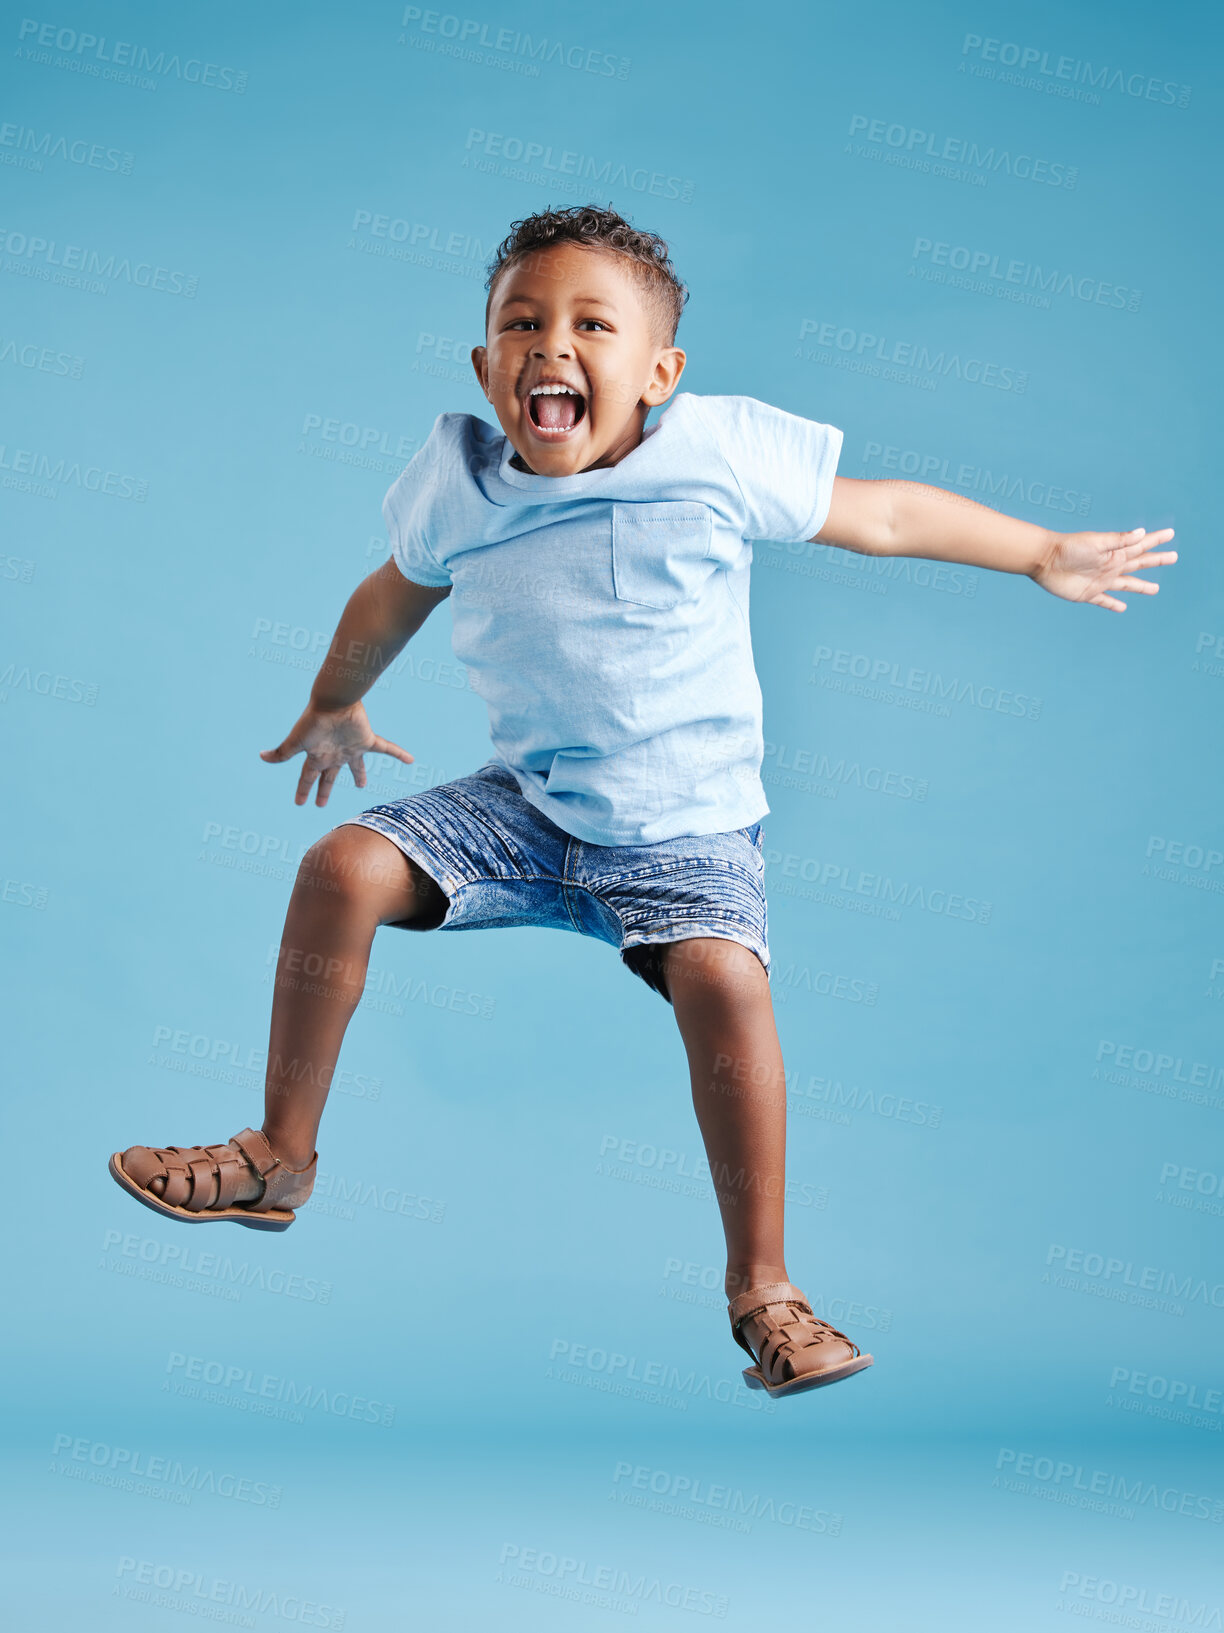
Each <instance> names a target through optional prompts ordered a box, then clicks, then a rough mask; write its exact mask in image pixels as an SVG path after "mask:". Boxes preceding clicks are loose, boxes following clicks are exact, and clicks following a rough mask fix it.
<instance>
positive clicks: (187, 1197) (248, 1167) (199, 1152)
mask: <svg viewBox="0 0 1224 1633" xmlns="http://www.w3.org/2000/svg"><path fill="white" fill-rule="evenodd" d="M318 1163H319V1153H318V1152H317V1151H316V1152H315V1154H314V1156H313V1157H312V1158H311V1159H310V1164H309V1166H308V1167H306V1168H286V1166H285V1165H284V1163H283V1162H282V1161H281V1160H280V1158H279V1157H278V1156H276V1155H275V1153H274V1152H273V1150H272V1147H271V1146H270V1145H269V1144H268V1140H267V1136H266V1135H265V1134H263V1133H262V1132H261V1131H260V1130H259V1129H257V1128H244V1129H243V1130H242V1131H241V1132H240V1133H238V1134H235V1135H234V1137H233V1139H232V1140H230V1141H229V1143H228V1144H227V1145H185V1146H180V1145H168V1146H157V1145H152V1146H150V1145H130V1146H128V1148H127V1150H126V1151H116V1152H115V1154H114V1156H112V1158H111V1160H110V1171H111V1174H112V1175H113V1177H114V1178H115V1180H116V1181H117V1182H118V1183H119V1184H120V1185H122V1186H123V1188H124V1190H125V1191H127V1192H128V1193H129V1194H130V1195H132V1196H134V1197H135V1198H136V1200H137V1202H143V1203H144V1205H145V1207H146V1208H152V1209H153V1211H154V1212H155V1213H164V1214H167V1215H168V1216H169V1217H170V1218H171V1219H182V1220H185V1221H186V1223H188V1224H190V1225H202V1224H207V1223H208V1222H209V1221H211V1220H214V1219H232V1220H233V1221H234V1223H235V1224H238V1225H247V1226H249V1227H250V1228H251V1229H252V1230H288V1229H289V1226H290V1225H291V1224H292V1223H293V1221H294V1218H295V1214H294V1212H293V1210H294V1208H300V1207H301V1206H302V1204H303V1203H304V1202H305V1201H306V1199H307V1198H308V1197H309V1195H310V1193H311V1191H313V1190H314V1182H315V1173H316V1171H317V1169H318ZM159 1181H160V1182H161V1183H160V1185H159ZM155 1187H157V1188H156V1189H155ZM244 1193H245V1194H244Z"/></svg>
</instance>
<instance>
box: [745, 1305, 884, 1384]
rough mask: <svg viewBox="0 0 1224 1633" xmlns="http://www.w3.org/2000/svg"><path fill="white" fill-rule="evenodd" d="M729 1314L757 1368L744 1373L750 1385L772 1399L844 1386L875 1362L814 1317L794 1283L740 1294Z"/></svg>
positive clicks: (754, 1367) (848, 1340) (750, 1368)
mask: <svg viewBox="0 0 1224 1633" xmlns="http://www.w3.org/2000/svg"><path fill="white" fill-rule="evenodd" d="M727 1314H728V1315H729V1316H730V1318H731V1331H732V1333H733V1334H734V1336H735V1342H736V1343H737V1344H738V1345H739V1346H740V1348H741V1349H745V1350H747V1351H748V1353H749V1355H751V1356H752V1359H753V1361H754V1362H755V1363H756V1364H755V1365H754V1366H750V1367H745V1368H744V1381H745V1383H746V1384H747V1385H748V1387H749V1388H750V1389H763V1390H765V1392H766V1393H767V1394H769V1395H797V1394H799V1393H800V1392H801V1391H802V1390H805V1389H819V1388H820V1387H821V1385H822V1384H833V1383H838V1382H840V1381H841V1379H842V1378H849V1377H851V1376H852V1375H853V1374H854V1373H856V1372H861V1371H862V1370H863V1368H864V1367H869V1366H871V1364H872V1361H873V1359H874V1358H873V1357H872V1356H870V1355H864V1354H863V1353H862V1351H861V1350H860V1349H859V1347H858V1345H857V1344H854V1343H852V1342H851V1341H850V1339H849V1338H847V1337H846V1335H845V1333H844V1332H838V1330H837V1328H836V1327H831V1326H830V1325H829V1323H828V1322H827V1321H821V1320H819V1319H818V1318H817V1317H816V1316H815V1315H813V1314H812V1307H811V1305H810V1304H809V1303H808V1301H807V1299H806V1298H805V1297H804V1295H803V1294H802V1293H801V1292H800V1291H799V1289H798V1288H797V1287H795V1286H794V1285H793V1284H792V1283H791V1282H788V1281H776V1282H767V1283H765V1284H764V1285H763V1286H761V1287H753V1288H750V1289H749V1290H748V1291H747V1292H746V1293H740V1294H739V1295H738V1297H736V1298H733V1299H732V1300H731V1302H730V1304H728V1306H727Z"/></svg>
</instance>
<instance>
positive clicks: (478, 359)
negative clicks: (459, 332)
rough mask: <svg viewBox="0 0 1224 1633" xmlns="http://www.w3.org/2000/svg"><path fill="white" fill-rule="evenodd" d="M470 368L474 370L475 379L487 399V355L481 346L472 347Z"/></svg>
mask: <svg viewBox="0 0 1224 1633" xmlns="http://www.w3.org/2000/svg"><path fill="white" fill-rule="evenodd" d="M472 367H473V368H474V369H475V370H476V378H477V379H478V380H479V381H480V389H481V391H483V392H484V394H485V396H486V397H487V396H488V395H489V354H488V352H487V351H486V350H485V348H484V347H483V346H473V347H472Z"/></svg>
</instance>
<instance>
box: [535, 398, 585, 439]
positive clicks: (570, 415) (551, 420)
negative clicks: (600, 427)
mask: <svg viewBox="0 0 1224 1633" xmlns="http://www.w3.org/2000/svg"><path fill="white" fill-rule="evenodd" d="M532 402H534V403H535V411H536V424H537V425H539V426H540V428H541V429H542V430H545V431H568V430H569V428H570V426H571V425H573V424H575V422H576V421H577V419H578V399H577V397H571V396H569V395H568V393H564V392H559V393H557V395H555V396H551V397H533V398H532Z"/></svg>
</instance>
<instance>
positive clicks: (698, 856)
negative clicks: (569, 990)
mask: <svg viewBox="0 0 1224 1633" xmlns="http://www.w3.org/2000/svg"><path fill="white" fill-rule="evenodd" d="M352 823H355V824H357V825H358V826H360V827H363V828H373V830H374V831H375V833H380V834H383V835H384V836H385V837H386V838H387V839H389V840H391V842H392V843H393V844H395V845H398V846H399V848H400V850H401V851H403V853H404V855H405V856H407V857H408V858H409V859H410V860H411V861H413V862H415V863H416V864H417V866H418V867H419V868H421V869H422V870H423V871H424V872H425V873H427V874H429V876H430V877H431V878H432V879H434V880H435V881H436V882H437V883H438V885H439V886H440V887H441V888H442V890H443V891H444V892H445V894H446V896H447V898H448V902H447V908H446V916H445V917H444V918H443V919H442V921H441V922H440V923H439V924H436V925H431V926H428V928H431V929H439V930H492V929H504V928H509V927H510V926H512V925H539V926H546V927H549V928H552V929H555V930H575V931H577V932H578V934H579V935H584V936H597V937H598V938H599V939H600V940H601V941H607V942H609V943H610V944H611V945H612V946H613V947H615V948H617V949H618V951H619V952H620V955H621V959H622V962H623V963H624V964H625V965H626V967H627V968H629V969H630V970H632V971H633V973H634V974H635V975H639V976H641V978H642V980H643V981H645V982H646V984H647V985H648V986H650V987H652V988H653V989H654V990H655V991H656V992H658V993H659V994H660V995H661V996H662V997H663V998H666V999H667V1001H668V1002H669V1003H670V1002H671V996H670V994H669V993H668V991H667V983H666V981H665V979H664V977H663V972H662V965H663V956H664V944H665V943H667V942H671V941H688V940H691V939H692V938H693V937H695V936H713V937H717V938H719V939H721V940H724V941H738V942H739V943H740V944H741V945H742V946H744V947H749V948H751V949H752V951H753V952H754V953H755V954H756V955H757V957H758V958H759V959H760V961H761V964H762V965H763V966H764V969H765V973H766V975H768V973H769V941H768V921H767V916H766V908H765V859H764V856H763V855H762V850H763V846H764V828H763V826H762V824H761V823H759V822H756V823H753V824H752V825H751V826H750V827H747V828H734V829H731V830H729V831H728V832H726V833H711V834H698V835H696V836H689V837H686V838H681V839H666V840H663V841H662V842H661V843H659V844H655V845H590V844H587V843H586V842H585V841H584V840H581V839H575V838H574V837H573V836H572V835H570V834H567V833H566V832H565V831H564V830H563V829H561V828H558V827H557V825H556V823H555V822H552V821H551V820H550V819H549V818H548V817H546V816H545V815H544V813H543V812H542V811H538V810H537V809H536V808H535V806H534V805H532V804H531V802H530V800H528V799H526V798H525V797H524V795H523V793H522V791H521V789H520V788H519V785H518V782H517V781H516V779H515V777H514V773H513V772H512V771H510V770H509V768H508V767H506V766H504V765H503V764H502V763H501V762H500V761H499V760H490V761H489V762H488V763H487V764H486V765H483V766H482V767H481V768H480V770H479V771H475V772H473V773H472V774H471V775H470V776H467V777H458V778H456V779H455V781H454V782H446V783H440V784H439V785H438V786H437V787H436V788H430V789H426V790H425V791H423V792H422V793H419V794H412V795H410V796H409V797H408V798H407V799H400V800H392V801H391V802H390V803H389V804H386V805H375V806H373V807H372V808H371V809H370V810H368V811H365V812H363V813H362V814H361V816H358V817H353V818H352ZM341 826H349V824H341ZM397 928H401V929H405V930H412V929H416V928H418V926H416V925H413V924H411V923H407V922H406V923H404V924H403V925H400V926H397ZM420 928H425V927H424V926H421V927H420Z"/></svg>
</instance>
